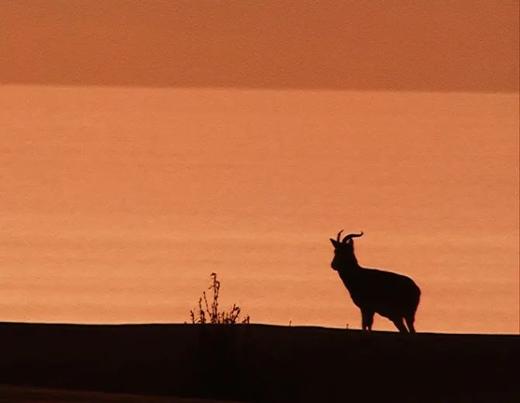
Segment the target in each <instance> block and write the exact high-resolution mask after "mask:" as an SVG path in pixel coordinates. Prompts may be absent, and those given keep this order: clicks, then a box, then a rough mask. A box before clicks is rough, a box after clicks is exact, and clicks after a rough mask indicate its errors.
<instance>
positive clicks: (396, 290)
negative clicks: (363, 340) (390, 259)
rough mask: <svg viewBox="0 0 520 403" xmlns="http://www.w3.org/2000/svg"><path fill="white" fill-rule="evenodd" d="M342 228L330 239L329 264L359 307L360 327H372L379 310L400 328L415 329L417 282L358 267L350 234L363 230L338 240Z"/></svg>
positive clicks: (404, 331)
mask: <svg viewBox="0 0 520 403" xmlns="http://www.w3.org/2000/svg"><path fill="white" fill-rule="evenodd" d="M342 232H343V230H341V231H340V232H338V236H337V238H336V239H332V238H331V239H330V241H331V242H332V245H334V259H333V260H332V263H331V267H332V268H333V269H334V270H336V271H337V272H338V274H339V277H340V278H341V281H343V284H345V287H346V288H347V290H348V291H349V293H350V296H351V297H352V300H353V301H354V304H356V305H357V306H358V307H359V309H360V310H361V318H362V319H361V326H362V329H363V330H368V331H371V330H372V323H373V322H374V314H375V313H378V314H379V315H381V316H384V317H386V318H388V319H390V320H391V321H392V322H393V323H394V325H395V326H396V327H397V329H399V331H400V332H402V333H408V332H410V333H415V328H414V326H413V323H414V321H415V312H416V310H417V306H418V305H419V299H420V296H421V290H420V289H419V287H418V286H417V284H415V283H414V281H413V280H412V279H411V278H409V277H406V276H403V275H401V274H396V273H392V272H388V271H382V270H377V269H367V268H363V267H361V266H360V265H359V264H358V261H357V259H356V256H355V254H354V239H353V238H356V237H360V236H362V235H363V232H360V233H359V234H349V235H347V236H345V237H344V238H343V240H340V238H341V233H342ZM403 319H404V321H406V325H407V326H408V328H407V327H406V326H405V324H404V322H403Z"/></svg>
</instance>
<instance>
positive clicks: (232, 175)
mask: <svg viewBox="0 0 520 403" xmlns="http://www.w3.org/2000/svg"><path fill="white" fill-rule="evenodd" d="M340 3H341V5H338V4H337V3H328V2H323V3H320V7H311V5H310V4H314V3H305V5H301V3H299V2H298V3H289V2H277V3H264V4H265V5H264V6H262V7H261V6H259V5H257V3H255V4H256V5H255V4H252V3H248V4H245V3H242V2H229V3H225V6H223V7H217V6H216V4H222V3H216V2H197V3H193V2H147V3H146V5H144V4H145V3H142V2H132V1H130V2H123V3H118V2H109V3H99V4H96V6H95V7H94V6H93V5H92V4H94V3H92V2H87V1H72V2H70V1H68V2H61V1H56V2H38V1H31V2H25V1H17V2H8V3H6V4H5V5H3V7H2V9H1V10H0V19H1V22H2V23H0V38H1V39H0V55H1V56H0V63H1V64H0V82H1V83H2V84H1V86H0V125H1V127H2V131H1V133H0V138H1V140H2V142H1V143H0V166H1V167H2V169H1V170H0V175H1V177H0V200H1V205H0V289H1V291H2V292H0V320H24V321H68V322H154V321H159V322H168V321H173V322H182V321H185V320H188V312H189V310H190V309H191V308H193V307H194V304H195V303H196V300H197V298H198V295H199V294H200V292H201V291H202V290H203V289H204V287H205V286H206V284H207V283H208V281H209V274H210V273H211V272H212V271H216V272H218V273H219V275H220V277H221V279H222V281H223V287H224V288H223V290H222V292H223V298H224V301H223V303H224V304H225V305H227V304H231V303H232V302H238V303H240V304H241V305H242V306H243V309H244V310H245V311H246V312H247V313H249V314H250V315H251V317H252V320H253V321H254V322H267V323H279V324H288V323H289V321H292V323H293V324H317V325H326V326H340V327H343V326H345V324H346V323H348V324H349V326H350V327H354V328H358V327H359V321H360V318H359V312H358V310H357V308H356V307H355V306H354V305H353V303H352V302H351V301H350V298H349V297H348V295H347V294H346V291H345V290H344V288H343V285H342V284H341V282H340V280H339V278H338V277H337V275H336V273H334V272H333V271H332V270H331V269H330V260H331V258H332V250H331V246H330V243H329V241H328V238H329V237H331V236H333V235H334V234H335V233H336V232H337V231H338V230H339V229H341V228H345V229H346V230H347V231H357V230H364V231H365V233H366V235H365V237H363V238H362V239H360V240H358V242H357V244H356V249H357V253H358V259H359V261H360V263H361V264H362V265H365V266H368V267H379V268H387V269H391V270H394V271H397V272H401V273H405V274H408V275H410V276H411V277H413V278H414V279H416V281H417V282H418V283H419V285H420V286H421V288H422V290H423V299H422V302H421V305H420V307H419V313H418V317H417V328H418V330H419V331H421V330H422V331H425V330H428V331H451V332H487V333H490V332H507V333H518V332H519V330H518V329H519V310H520V307H519V304H520V302H519V298H520V297H519V204H518V197H519V190H518V188H519V163H518V157H519V155H518V154H519V139H518V131H519V119H518V108H519V98H518V74H517V73H518V13H516V12H515V11H516V10H517V9H518V2H507V1H504V2H497V3H495V2H491V1H490V2H468V3H466V2H445V3H444V2H435V5H432V4H430V2H406V1H395V2H386V3H385V4H388V5H389V6H388V7H384V8H383V7H381V6H380V5H377V3H375V2H374V3H370V4H372V5H370V6H367V5H361V3H358V2H352V3H351V2H340ZM107 4H108V5H107ZM121 4H124V5H125V7H122V6H121V7H119V6H120V5H121ZM193 4H195V5H193ZM439 4H440V5H442V6H443V7H440V6H438V5H439ZM469 4H471V6H469ZM29 6H30V7H29ZM448 6H449V7H448ZM287 15H293V16H295V17H294V18H292V19H287ZM287 21H292V22H293V23H287ZM397 44H400V46H397ZM152 45H153V46H152ZM6 55H7V57H6ZM43 84H45V85H43ZM73 84H74V85H73ZM94 84H95V85H94ZM202 87H204V88H202ZM217 87H218V88H217ZM232 87H233V88H232ZM235 87H236V88H235ZM375 328H376V329H392V328H393V326H392V325H391V324H390V323H387V321H386V322H385V320H384V319H382V318H376V322H375Z"/></svg>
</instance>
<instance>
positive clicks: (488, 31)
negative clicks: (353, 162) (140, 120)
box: [0, 0, 519, 92]
mask: <svg viewBox="0 0 520 403" xmlns="http://www.w3.org/2000/svg"><path fill="white" fill-rule="evenodd" d="M4 3H5V4H2V8H1V10H0V19H1V24H0V49H1V51H2V52H1V55H2V56H1V57H0V63H1V69H0V82H3V83H39V84H77V85H87V84H89V85H91V84H96V85H131V86H136V85H148V86H176V87H179V86H180V87H201V86H202V87H230V86H231V87H254V88H314V89H319V88H327V89H363V90H366V89H376V90H381V89H387V90H409V91H414V90H421V91H490V92H497V91H500V92H511V91H516V90H518V71H519V69H518V52H519V50H518V35H519V33H518V18H519V17H518V14H519V13H518V1H517V0H514V1H510V0H501V1H493V0H486V1H476V0H457V1H447V0H438V1H427V0H423V1H417V0H390V1H385V2H378V1H369V2H367V1H356V0H352V1H334V0H332V1H328V0H325V1H323V0H322V1H319V2H314V1H306V2H304V1H298V0H296V1H287V0H285V1H279V0H267V1H242V0H228V1H213V0H199V1H191V0H183V1H169V0H159V1H157V0H154V1H146V2H142V1H140V0H111V1H107V2H103V1H101V2H99V1H98V2H92V1H90V0H53V1H48V0H17V1H9V2H4Z"/></svg>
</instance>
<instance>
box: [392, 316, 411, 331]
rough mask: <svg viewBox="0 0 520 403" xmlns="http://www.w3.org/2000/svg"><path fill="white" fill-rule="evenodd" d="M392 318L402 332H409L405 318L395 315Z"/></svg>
mask: <svg viewBox="0 0 520 403" xmlns="http://www.w3.org/2000/svg"><path fill="white" fill-rule="evenodd" d="M390 320H391V321H392V322H393V323H394V325H395V327H396V328H397V329H399V331H400V332H401V333H408V329H407V328H406V326H405V325H404V322H403V318H401V317H395V318H391V319H390Z"/></svg>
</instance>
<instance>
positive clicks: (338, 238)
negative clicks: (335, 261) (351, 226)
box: [336, 230, 343, 242]
mask: <svg viewBox="0 0 520 403" xmlns="http://www.w3.org/2000/svg"><path fill="white" fill-rule="evenodd" d="M342 232H343V230H341V231H340V232H338V237H337V238H336V241H338V242H341V240H340V238H341V233H342Z"/></svg>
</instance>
